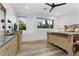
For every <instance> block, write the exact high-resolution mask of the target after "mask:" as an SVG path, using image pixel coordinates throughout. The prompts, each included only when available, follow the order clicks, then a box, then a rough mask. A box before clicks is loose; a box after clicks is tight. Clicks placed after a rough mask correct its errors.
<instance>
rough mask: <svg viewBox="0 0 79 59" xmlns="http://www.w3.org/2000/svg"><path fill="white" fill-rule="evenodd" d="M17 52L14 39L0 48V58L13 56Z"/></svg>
mask: <svg viewBox="0 0 79 59" xmlns="http://www.w3.org/2000/svg"><path fill="white" fill-rule="evenodd" d="M16 51H17V39H16V38H14V39H12V40H11V41H9V42H8V43H7V44H5V45H4V46H2V47H1V48H0V56H14V55H16Z"/></svg>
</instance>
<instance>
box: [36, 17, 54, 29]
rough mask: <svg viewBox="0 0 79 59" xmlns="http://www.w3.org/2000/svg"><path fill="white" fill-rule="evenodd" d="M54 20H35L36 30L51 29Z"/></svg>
mask: <svg viewBox="0 0 79 59" xmlns="http://www.w3.org/2000/svg"><path fill="white" fill-rule="evenodd" d="M53 27H54V20H53V19H46V18H37V28H53Z"/></svg>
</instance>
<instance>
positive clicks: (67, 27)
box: [64, 24, 79, 31]
mask: <svg viewBox="0 0 79 59" xmlns="http://www.w3.org/2000/svg"><path fill="white" fill-rule="evenodd" d="M69 28H72V29H73V31H75V29H76V28H79V24H72V25H69V26H67V25H65V26H64V29H65V31H66V30H67V29H69Z"/></svg>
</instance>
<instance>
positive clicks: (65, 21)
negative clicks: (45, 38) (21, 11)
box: [56, 11, 79, 29]
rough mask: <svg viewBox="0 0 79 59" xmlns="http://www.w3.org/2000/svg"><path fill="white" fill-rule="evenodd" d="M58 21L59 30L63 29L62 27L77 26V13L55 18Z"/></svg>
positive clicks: (78, 15) (78, 18)
mask: <svg viewBox="0 0 79 59" xmlns="http://www.w3.org/2000/svg"><path fill="white" fill-rule="evenodd" d="M56 19H58V20H59V25H58V27H59V28H62V29H63V28H64V25H71V24H79V11H72V12H70V13H67V14H64V15H62V16H59V17H57V18H56Z"/></svg>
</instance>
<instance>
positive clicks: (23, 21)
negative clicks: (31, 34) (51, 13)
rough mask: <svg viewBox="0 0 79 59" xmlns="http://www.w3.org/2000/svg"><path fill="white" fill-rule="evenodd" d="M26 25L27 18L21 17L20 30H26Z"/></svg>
mask: <svg viewBox="0 0 79 59" xmlns="http://www.w3.org/2000/svg"><path fill="white" fill-rule="evenodd" d="M26 23H27V18H26V17H19V30H26Z"/></svg>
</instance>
